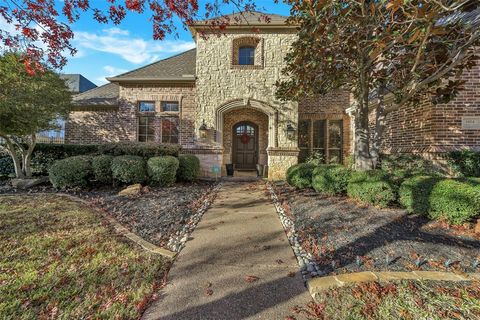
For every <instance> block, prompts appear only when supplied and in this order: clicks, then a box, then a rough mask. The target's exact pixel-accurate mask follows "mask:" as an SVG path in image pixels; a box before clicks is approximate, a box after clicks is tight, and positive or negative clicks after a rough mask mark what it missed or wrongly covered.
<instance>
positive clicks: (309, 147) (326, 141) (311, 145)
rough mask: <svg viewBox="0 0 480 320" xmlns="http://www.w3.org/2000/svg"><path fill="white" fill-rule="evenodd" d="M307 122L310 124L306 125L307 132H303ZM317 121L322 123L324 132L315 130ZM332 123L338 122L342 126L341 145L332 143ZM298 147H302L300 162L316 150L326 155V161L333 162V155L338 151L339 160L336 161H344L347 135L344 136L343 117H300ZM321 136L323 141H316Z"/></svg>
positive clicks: (321, 126) (321, 127)
mask: <svg viewBox="0 0 480 320" xmlns="http://www.w3.org/2000/svg"><path fill="white" fill-rule="evenodd" d="M305 123H307V124H308V125H307V126H306V127H307V129H306V132H302V130H304V128H303V126H305ZM316 123H322V125H320V129H321V131H323V132H322V134H319V133H317V134H316V131H315V127H316V125H315V124H316ZM331 123H338V124H339V127H340V137H339V141H340V146H339V147H337V146H335V147H332V146H331V144H330V136H331V134H332V132H331V130H330V129H331V128H332V127H331ZM298 128H299V132H298V139H299V140H298V148H299V149H300V154H299V162H303V161H305V160H306V159H307V158H308V157H309V156H310V155H312V154H313V152H315V151H319V152H320V153H321V154H322V155H323V157H324V162H325V163H332V162H331V160H332V155H333V154H334V153H336V154H337V155H339V159H338V160H339V161H338V162H335V163H343V161H344V150H343V148H344V144H345V137H344V134H343V132H344V120H343V119H308V118H307V119H299V122H298ZM319 137H320V138H321V139H320V140H321V141H322V143H318V141H317V142H316V141H315V140H316V138H319ZM305 138H307V139H308V140H303V141H301V140H300V139H305ZM322 146H323V147H322Z"/></svg>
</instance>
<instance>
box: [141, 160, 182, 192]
mask: <svg viewBox="0 0 480 320" xmlns="http://www.w3.org/2000/svg"><path fill="white" fill-rule="evenodd" d="M178 167H179V161H178V159H177V158H175V157H172V156H165V157H153V158H150V159H148V162H147V168H148V176H149V178H150V181H151V182H152V184H155V185H160V186H163V187H165V186H170V185H172V184H174V183H175V180H176V176H177V170H178Z"/></svg>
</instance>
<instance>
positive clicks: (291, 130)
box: [285, 123, 295, 140]
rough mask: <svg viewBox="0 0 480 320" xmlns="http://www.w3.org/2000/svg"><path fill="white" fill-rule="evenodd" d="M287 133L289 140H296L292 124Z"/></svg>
mask: <svg viewBox="0 0 480 320" xmlns="http://www.w3.org/2000/svg"><path fill="white" fill-rule="evenodd" d="M285 132H286V133H287V138H288V139H290V140H292V139H293V138H295V128H294V127H293V126H292V124H290V123H289V124H287V129H286V130H285Z"/></svg>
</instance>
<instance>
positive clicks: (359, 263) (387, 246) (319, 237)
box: [274, 183, 480, 275]
mask: <svg viewBox="0 0 480 320" xmlns="http://www.w3.org/2000/svg"><path fill="white" fill-rule="evenodd" d="M274 188H275V192H276V194H277V196H278V197H279V198H280V200H281V202H282V203H283V206H284V208H285V209H286V211H288V212H289V214H291V216H292V217H293V220H294V221H295V228H296V230H297V232H298V233H299V235H300V242H301V244H302V247H304V248H305V249H306V250H307V251H309V252H310V253H312V254H313V255H314V257H315V259H316V261H317V263H318V264H319V266H320V267H321V270H323V271H324V275H328V274H338V273H346V272H356V271H367V270H369V271H387V270H388V271H411V270H439V271H440V270H441V271H445V270H450V271H452V270H458V271H464V272H480V265H479V266H476V265H477V264H478V261H479V260H480V237H479V236H478V235H475V234H474V232H473V230H472V229H471V228H469V227H467V226H461V227H458V226H449V225H448V224H446V223H442V222H436V221H430V220H429V219H428V218H426V217H423V216H419V215H409V214H407V213H406V211H404V210H402V209H378V208H374V207H371V206H360V205H358V204H356V203H355V202H353V201H352V200H349V199H347V198H345V197H323V196H320V195H318V194H317V193H315V191H313V190H295V189H294V188H292V187H290V186H288V185H286V184H283V183H277V184H275V185H274Z"/></svg>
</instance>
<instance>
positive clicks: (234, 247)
mask: <svg viewBox="0 0 480 320" xmlns="http://www.w3.org/2000/svg"><path fill="white" fill-rule="evenodd" d="M247 276H253V277H258V280H256V281H253V282H248V281H246V280H245V277H247ZM309 300H311V296H310V295H309V294H308V292H307V290H306V288H305V286H304V284H303V281H302V278H301V275H300V274H299V272H298V265H297V262H296V259H295V257H294V254H293V251H292V249H291V248H290V245H289V243H288V240H287V237H286V235H285V233H284V231H283V228H282V225H281V223H280V221H279V219H278V216H277V213H276V212H275V208H274V207H273V205H272V204H271V202H270V200H269V196H268V191H266V190H265V185H264V184H263V183H260V182H255V183H242V184H241V183H226V184H224V186H223V187H222V188H221V189H220V191H219V194H218V196H217V199H216V200H215V202H214V203H213V205H212V206H211V208H210V209H209V210H208V211H207V212H206V213H205V215H204V216H203V218H202V220H201V221H200V223H199V224H198V226H197V228H196V229H195V231H194V232H193V233H192V235H191V239H189V241H188V242H187V243H186V247H185V248H184V249H183V250H182V251H181V253H180V254H179V255H178V258H177V259H176V260H175V262H174V264H173V266H172V269H171V270H170V273H169V275H168V284H167V285H166V287H165V288H164V289H163V290H162V291H161V292H160V297H159V299H158V300H157V301H156V302H155V303H154V304H153V305H152V306H151V307H150V308H149V309H148V310H147V312H146V313H145V314H144V316H143V318H144V319H171V320H173V319H175V320H179V319H202V320H204V319H229V320H235V319H285V317H287V316H289V315H293V313H292V312H291V308H292V307H294V306H295V305H301V304H305V303H307V302H308V301H309ZM295 318H296V319H301V317H299V316H298V315H295Z"/></svg>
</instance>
